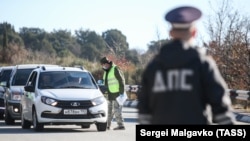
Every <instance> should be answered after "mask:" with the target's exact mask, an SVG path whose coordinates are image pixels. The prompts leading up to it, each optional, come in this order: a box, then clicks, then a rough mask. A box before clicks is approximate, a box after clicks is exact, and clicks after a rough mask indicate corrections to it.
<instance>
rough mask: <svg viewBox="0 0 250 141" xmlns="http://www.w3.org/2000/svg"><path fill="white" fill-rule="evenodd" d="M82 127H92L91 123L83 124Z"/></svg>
mask: <svg viewBox="0 0 250 141" xmlns="http://www.w3.org/2000/svg"><path fill="white" fill-rule="evenodd" d="M81 127H82V128H83V129H86V128H90V124H83V125H81Z"/></svg>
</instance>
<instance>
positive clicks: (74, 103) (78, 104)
mask: <svg viewBox="0 0 250 141" xmlns="http://www.w3.org/2000/svg"><path fill="white" fill-rule="evenodd" d="M70 105H71V106H74V107H77V106H80V103H79V102H71V103H70Z"/></svg>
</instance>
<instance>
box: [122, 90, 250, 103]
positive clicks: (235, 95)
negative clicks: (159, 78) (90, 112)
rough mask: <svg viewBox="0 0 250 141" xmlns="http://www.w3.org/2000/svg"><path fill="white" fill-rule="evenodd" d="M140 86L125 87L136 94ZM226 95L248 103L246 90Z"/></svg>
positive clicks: (249, 95)
mask: <svg viewBox="0 0 250 141" xmlns="http://www.w3.org/2000/svg"><path fill="white" fill-rule="evenodd" d="M140 88H141V86H140V85H126V86H125V89H126V91H127V92H132V93H137V92H138V91H139V90H140ZM228 93H229V95H230V97H231V98H232V99H237V100H242V101H246V104H248V102H249V101H250V91H246V90H234V89H228Z"/></svg>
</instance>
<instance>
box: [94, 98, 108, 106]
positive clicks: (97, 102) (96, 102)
mask: <svg viewBox="0 0 250 141" xmlns="http://www.w3.org/2000/svg"><path fill="white" fill-rule="evenodd" d="M105 101H106V99H105V97H103V96H101V97H97V98H95V99H92V100H91V102H92V104H93V105H94V106H96V105H100V104H102V103H104V102H105Z"/></svg>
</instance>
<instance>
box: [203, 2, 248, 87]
mask: <svg viewBox="0 0 250 141" xmlns="http://www.w3.org/2000/svg"><path fill="white" fill-rule="evenodd" d="M229 2H230V1H229V0H223V1H222V3H221V4H220V5H219V7H218V9H217V10H214V9H213V11H214V15H213V16H211V17H210V18H209V20H208V27H207V28H208V32H209V35H210V39H211V40H210V42H209V47H208V48H209V51H208V52H209V53H210V54H211V55H212V56H213V57H214V58H215V60H216V61H217V65H218V66H219V68H220V71H221V73H222V76H223V77H224V78H225V80H226V81H227V83H228V85H229V88H231V89H249V88H250V79H249V78H250V72H249V69H250V50H249V41H250V38H249V34H250V32H249V31H250V21H249V17H244V16H242V15H240V13H239V12H238V11H237V10H234V9H233V7H232V5H230V4H232V3H229ZM213 7H214V6H213ZM211 9H212V8H211Z"/></svg>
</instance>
